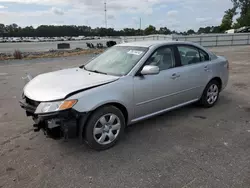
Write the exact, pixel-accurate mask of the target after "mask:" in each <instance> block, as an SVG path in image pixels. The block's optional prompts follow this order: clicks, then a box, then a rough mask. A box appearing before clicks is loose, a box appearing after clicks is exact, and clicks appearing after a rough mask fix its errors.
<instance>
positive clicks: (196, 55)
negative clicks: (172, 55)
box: [177, 46, 209, 66]
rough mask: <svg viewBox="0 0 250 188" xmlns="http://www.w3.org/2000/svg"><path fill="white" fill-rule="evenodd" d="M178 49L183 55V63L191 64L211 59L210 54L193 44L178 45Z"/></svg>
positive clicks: (181, 55)
mask: <svg viewBox="0 0 250 188" xmlns="http://www.w3.org/2000/svg"><path fill="white" fill-rule="evenodd" d="M177 48H178V51H179V54H180V57H181V64H182V65H183V66H185V65H191V64H196V63H200V62H204V61H208V60H209V56H208V54H207V53H205V52H204V51H202V50H199V49H198V48H195V47H192V46H178V47H177Z"/></svg>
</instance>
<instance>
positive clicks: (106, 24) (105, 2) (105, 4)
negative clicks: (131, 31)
mask: <svg viewBox="0 0 250 188" xmlns="http://www.w3.org/2000/svg"><path fill="white" fill-rule="evenodd" d="M104 12H105V27H106V29H107V28H108V23H107V0H104Z"/></svg>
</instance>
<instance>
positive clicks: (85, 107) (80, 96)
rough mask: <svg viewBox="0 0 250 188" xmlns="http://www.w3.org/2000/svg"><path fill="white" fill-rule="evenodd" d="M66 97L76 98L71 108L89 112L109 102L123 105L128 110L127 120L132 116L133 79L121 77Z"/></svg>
mask: <svg viewBox="0 0 250 188" xmlns="http://www.w3.org/2000/svg"><path fill="white" fill-rule="evenodd" d="M68 99H77V100H78V102H77V104H76V105H75V106H74V107H73V109H75V110H77V111H78V112H90V111H93V110H95V109H97V108H99V107H100V106H103V105H105V104H109V103H118V104H121V105H123V106H124V107H125V108H126V109H127V112H128V120H130V119H131V118H132V117H133V116H134V98H133V79H132V77H130V76H128V77H123V78H121V79H119V80H117V81H115V82H112V83H109V84H106V85H102V86H99V87H96V88H92V89H89V90H86V91H83V92H80V93H77V94H75V95H73V96H71V97H69V98H68Z"/></svg>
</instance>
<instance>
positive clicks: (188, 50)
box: [176, 45, 211, 103]
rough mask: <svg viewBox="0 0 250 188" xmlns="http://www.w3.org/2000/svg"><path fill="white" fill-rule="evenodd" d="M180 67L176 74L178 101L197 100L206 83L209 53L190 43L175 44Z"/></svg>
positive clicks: (208, 73) (209, 70)
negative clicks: (177, 75) (178, 76)
mask: <svg viewBox="0 0 250 188" xmlns="http://www.w3.org/2000/svg"><path fill="white" fill-rule="evenodd" d="M176 48H177V50H178V52H179V59H180V62H181V67H179V70H178V74H179V75H180V78H179V82H178V84H179V87H180V88H181V90H180V93H179V99H178V100H179V101H178V102H179V103H185V102H188V101H192V100H197V99H199V98H200V97H201V95H202V92H203V90H204V88H205V86H206V85H207V83H208V81H209V78H210V74H211V69H210V67H209V66H210V65H209V64H210V61H209V55H208V54H207V53H206V52H204V51H203V50H201V49H199V48H197V47H195V46H192V45H177V46H176Z"/></svg>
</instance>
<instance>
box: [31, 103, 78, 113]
mask: <svg viewBox="0 0 250 188" xmlns="http://www.w3.org/2000/svg"><path fill="white" fill-rule="evenodd" d="M76 103H77V100H66V101H56V102H42V103H40V104H39V105H38V107H37V109H36V112H35V114H42V113H49V112H57V111H61V110H67V109H70V108H72V107H73V106H74V105H75V104H76Z"/></svg>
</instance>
